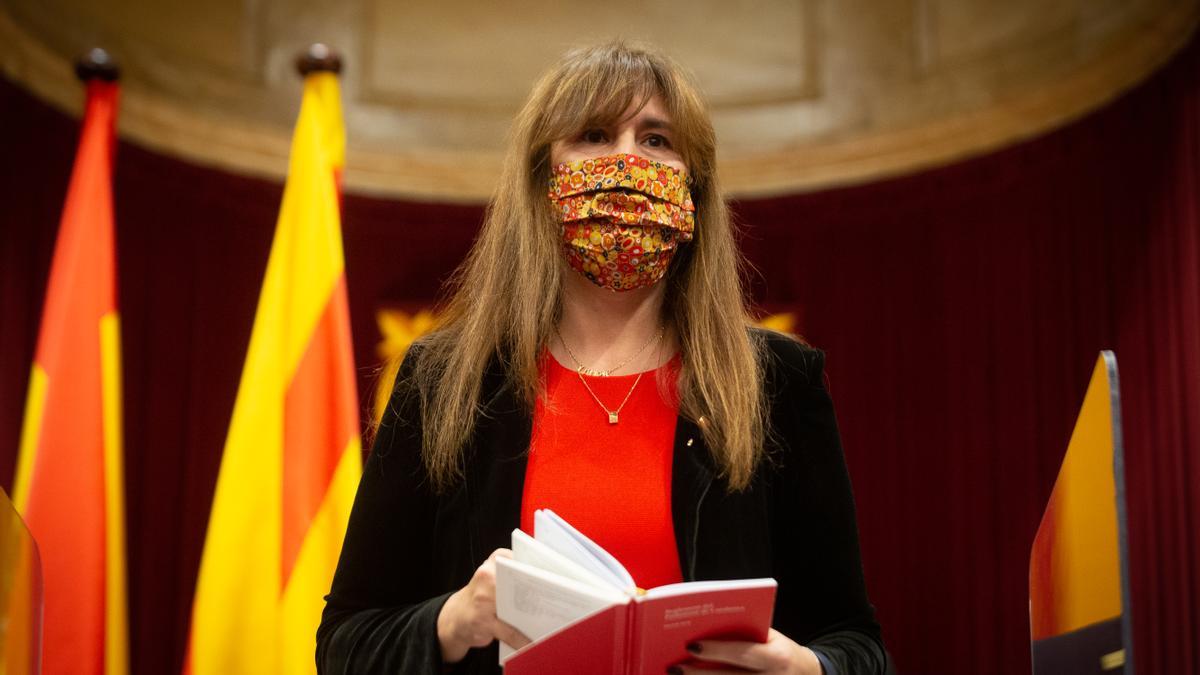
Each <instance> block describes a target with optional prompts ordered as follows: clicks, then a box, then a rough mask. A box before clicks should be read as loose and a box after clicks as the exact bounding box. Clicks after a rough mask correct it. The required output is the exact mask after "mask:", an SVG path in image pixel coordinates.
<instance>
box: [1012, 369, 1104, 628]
mask: <svg viewBox="0 0 1200 675" xmlns="http://www.w3.org/2000/svg"><path fill="white" fill-rule="evenodd" d="M1110 391H1111V385H1110V382H1109V378H1108V370H1107V367H1106V364H1105V361H1104V357H1103V356H1101V358H1100V359H1099V360H1098V361H1097V362H1096V367H1095V369H1094V370H1093V372H1092V379H1091V382H1090V383H1089V385H1088V390H1087V394H1086V395H1085V396H1084V400H1083V407H1082V408H1081V410H1080V412H1079V418H1078V420H1077V421H1076V423H1075V431H1074V432H1073V433H1072V434H1071V441H1070V443H1069V444H1068V446H1067V454H1066V457H1065V458H1064V459H1063V463H1062V468H1061V469H1060V470H1059V474H1058V479H1057V481H1055V483H1054V491H1053V492H1052V495H1051V504H1052V507H1051V509H1050V510H1048V511H1047V519H1048V520H1050V521H1052V522H1044V523H1043V524H1042V526H1041V527H1040V528H1039V529H1038V534H1037V540H1036V541H1037V542H1038V543H1035V546H1034V549H1035V561H1034V564H1035V565H1036V564H1037V562H1038V561H1037V560H1036V555H1038V553H1037V551H1039V550H1045V551H1048V555H1049V575H1048V577H1047V578H1046V580H1047V581H1048V583H1049V588H1039V587H1037V586H1038V584H1039V583H1040V582H1039V581H1038V579H1037V578H1036V575H1035V576H1034V578H1032V579H1031V585H1032V586H1033V587H1032V588H1031V589H1030V599H1031V611H1032V612H1034V617H1033V618H1034V624H1035V627H1036V626H1039V625H1041V626H1044V628H1043V630H1044V631H1045V632H1046V635H1047V636H1049V635H1061V634H1063V633H1068V632H1070V631H1074V630H1077V629H1079V628H1083V627H1085V626H1089V625H1092V624H1095V623H1098V622H1100V621H1105V620H1109V619H1114V618H1116V617H1119V616H1120V615H1121V610H1122V608H1121V559H1120V548H1119V543H1118V529H1117V528H1118V522H1117V493H1116V481H1115V478H1114V475H1113V455H1114V446H1113V410H1112V400H1111V393H1110ZM1043 542H1044V544H1043Z"/></svg>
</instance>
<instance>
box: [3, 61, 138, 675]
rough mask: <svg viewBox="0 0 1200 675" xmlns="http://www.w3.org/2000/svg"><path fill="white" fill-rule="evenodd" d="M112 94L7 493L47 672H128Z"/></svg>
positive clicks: (96, 97) (80, 172)
mask: <svg viewBox="0 0 1200 675" xmlns="http://www.w3.org/2000/svg"><path fill="white" fill-rule="evenodd" d="M118 93H119V88H118V85H117V83H116V82H106V81H103V80H99V79H93V80H91V81H89V82H88V84H87V103H86V105H85V108H84V116H83V131H82V134H81V136H80V139H79V148H78V150H77V152H76V155H75V168H74V169H73V171H72V173H71V182H70V185H69V187H68V188H67V199H66V203H65V205H64V206H63V214H62V221H61V223H60V224H59V229H58V240H57V242H56V244H55V247H54V258H53V261H52V263H51V266H50V279H49V283H48V284H47V288H46V300H45V305H44V308H43V310H42V325H41V332H40V333H39V334H38V342H37V349H36V353H35V355H34V360H33V373H32V375H31V377H30V381H29V396H28V399H27V403H26V406H25V420H24V423H23V425H22V428H21V445H20V449H19V453H18V459H17V473H16V478H15V481H14V482H15V486H14V490H13V497H14V500H13V501H14V503H15V504H16V507H17V510H18V511H19V512H20V514H21V517H22V518H23V519H24V520H25V522H26V523H27V524H28V526H29V530H30V532H31V533H32V534H33V537H34V539H36V541H37V545H38V547H39V549H40V551H41V556H42V565H43V574H44V579H45V596H44V597H45V614H44V624H43V625H44V633H43V645H44V660H43V672H45V673H48V674H54V673H105V674H107V675H114V674H117V673H126V672H128V660H129V659H128V628H127V622H126V597H125V506H124V477H123V464H124V462H123V459H122V442H121V337H120V328H119V320H118V315H117V293H116V288H117V283H116V264H115V258H116V244H115V242H114V226H113V203H112V163H113V152H114V143H115V138H114V124H115V122H116V115H117V100H118Z"/></svg>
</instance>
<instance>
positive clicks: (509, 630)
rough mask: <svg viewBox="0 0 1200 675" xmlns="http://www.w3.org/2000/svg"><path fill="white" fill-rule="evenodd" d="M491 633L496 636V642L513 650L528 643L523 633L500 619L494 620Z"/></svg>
mask: <svg viewBox="0 0 1200 675" xmlns="http://www.w3.org/2000/svg"><path fill="white" fill-rule="evenodd" d="M492 632H493V633H494V634H495V635H496V639H497V640H499V641H501V642H503V643H504V644H506V645H508V646H509V647H512V648H513V649H520V648H521V647H524V646H525V645H527V644H529V643H530V640H529V638H527V637H525V634H524V633H522V632H521V631H519V630H517V629H516V628H513V627H512V626H510V625H509V624H507V623H505V622H503V621H501V620H500V619H496V621H495V623H494V624H493V626H492Z"/></svg>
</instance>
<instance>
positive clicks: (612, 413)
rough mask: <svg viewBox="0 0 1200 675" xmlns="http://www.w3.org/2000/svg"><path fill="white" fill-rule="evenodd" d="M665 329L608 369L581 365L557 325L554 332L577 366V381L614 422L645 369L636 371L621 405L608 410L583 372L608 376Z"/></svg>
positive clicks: (659, 330) (639, 352) (648, 344)
mask: <svg viewBox="0 0 1200 675" xmlns="http://www.w3.org/2000/svg"><path fill="white" fill-rule="evenodd" d="M666 330H667V327H666V325H663V326H660V327H659V329H658V332H657V333H655V335H654V336H653V337H651V338H650V339H649V340H647V341H646V344H644V345H642V348H641V349H639V350H637V353H636V354H634V355H633V356H631V357H629V358H627V359H625V360H624V361H622V362H620V363H618V364H617V365H615V366H613V367H612V368H609V369H608V370H593V369H591V368H588V367H587V366H585V365H583V363H582V362H580V360H579V357H577V356H575V352H573V351H571V348H570V347H568V346H567V341H566V340H564V339H563V336H562V333H560V332H559V331H558V326H555V327H554V334H555V335H557V336H558V341H559V342H560V343H561V344H562V346H563V349H566V350H567V354H569V355H570V356H571V360H572V361H574V362H575V365H576V366H577V367H576V369H575V373H576V374H577V375H578V376H579V381H580V382H582V383H583V388H584V389H587V392H588V393H589V394H591V395H592V400H594V401H595V402H596V405H598V406H600V409H601V410H603V411H604V412H606V413H608V423H609V424H616V423H617V422H618V421H619V420H620V414H621V409H623V408H624V407H625V404H626V403H628V402H629V397H630V396H633V390H634V389H637V386H638V383H639V382H641V381H642V375H645V371H643V372H640V373H638V376H637V379H635V380H634V381H633V386H632V387H630V388H629V391H628V392H627V393H626V394H625V399H624V400H622V401H621V405H619V406H617V409H616V410H609V409H608V406H606V405H604V402H603V401H601V400H600V397H599V396H597V395H596V392H594V391H592V386H591V385H590V384H588V383H587V379H585V378H584V377H583V376H584V374H587V375H594V376H597V377H608V376H609V374H610V373H613V372H616V371H618V370H620V369H621V368H624V367H625V366H627V365H628V364H629V362H631V361H633V360H634V359H636V358H637V357H639V356H641V355H642V352H644V351H646V348H647V347H649V346H650V345H652V344H654V343H655V342H657V341H659V340H661V339H662V336H663V333H664V332H666Z"/></svg>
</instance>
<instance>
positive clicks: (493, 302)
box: [413, 41, 765, 490]
mask: <svg viewBox="0 0 1200 675" xmlns="http://www.w3.org/2000/svg"><path fill="white" fill-rule="evenodd" d="M655 95H658V96H660V97H661V99H662V101H663V103H664V105H665V107H666V109H667V111H668V112H669V113H670V115H671V118H672V120H673V123H674V128H675V144H676V147H677V149H678V150H679V152H680V154H681V155H682V157H683V160H684V163H685V164H686V165H687V167H688V172H689V173H690V174H691V176H692V181H693V183H692V199H693V201H694V203H695V204H696V230H695V238H694V239H693V241H692V242H691V243H690V244H685V245H683V246H681V248H680V250H679V252H678V253H677V255H676V256H675V259H674V260H673V261H672V264H671V268H670V269H669V270H668V274H667V277H666V278H665V279H664V281H663V282H661V283H666V284H667V288H666V293H665V296H666V297H665V302H664V313H665V314H666V317H664V318H665V319H667V320H669V321H671V322H672V324H673V327H674V329H675V332H676V334H677V335H678V338H679V342H680V348H681V352H682V353H681V356H682V364H683V367H682V369H681V372H680V376H679V382H678V388H677V390H678V392H679V399H680V400H679V404H680V411H681V413H682V414H683V415H685V416H686V417H688V418H690V419H692V420H694V421H696V422H698V424H699V426H700V428H701V430H702V432H703V434H704V440H705V442H706V444H707V445H708V447H709V448H710V449H711V452H712V455H713V459H714V460H715V463H716V466H717V467H718V468H719V470H720V472H721V474H722V475H723V476H724V477H725V479H726V480H727V481H728V483H729V485H730V487H731V489H735V490H738V489H742V488H744V487H746V486H747V485H748V484H749V482H750V478H751V476H752V474H753V471H754V467H755V466H756V464H757V462H758V461H759V459H760V458H761V456H762V454H763V449H762V448H763V435H764V422H763V419H764V408H765V405H764V402H763V393H762V379H763V372H762V364H761V363H760V362H759V359H758V357H757V351H758V346H757V345H755V344H753V338H752V337H751V334H750V333H749V332H748V330H747V328H748V327H749V325H750V317H749V313H748V310H747V306H746V299H745V294H744V292H743V289H742V283H741V279H742V274H741V265H742V259H741V256H740V255H739V253H738V251H737V247H736V244H735V241H734V232H733V228H732V225H731V223H730V217H729V210H728V207H727V206H726V204H725V202H724V200H723V199H722V195H721V190H720V186H719V184H718V182H717V175H716V136H715V134H714V132H713V127H712V123H711V121H710V119H709V115H708V111H707V107H706V105H705V103H704V102H703V100H702V99H701V97H700V94H699V92H698V90H697V88H696V86H695V85H694V84H693V83H692V81H691V80H690V78H689V77H688V76H687V75H686V74H685V73H684V71H683V70H682V69H681V68H680V67H679V66H678V65H677V64H676V63H674V62H673V61H672V60H671V59H669V58H668V57H666V56H665V55H663V54H662V53H660V52H658V51H657V50H655V49H653V48H650V47H647V46H643V45H631V44H629V43H626V42H623V41H614V42H609V43H605V44H601V45H598V46H594V47H589V48H585V49H578V50H574V51H571V52H569V53H568V54H567V55H566V56H565V57H564V58H563V59H562V60H561V61H560V62H559V63H558V64H557V65H556V66H555V67H553V68H552V69H551V70H550V71H549V72H547V73H546V74H545V75H544V76H542V78H541V79H540V80H539V81H538V83H537V84H536V85H535V86H534V88H533V92H532V93H531V94H530V97H529V100H528V101H527V102H526V103H525V105H524V107H523V108H522V109H521V111H520V113H519V114H518V115H517V117H516V120H515V121H514V124H513V128H512V131H511V134H510V138H509V152H508V154H507V159H506V160H505V162H504V166H503V169H502V171H501V174H500V179H499V185H498V186H497V189H496V193H495V195H494V196H493V198H492V200H491V202H490V203H489V205H488V208H487V211H486V214H485V217H484V222H483V227H482V230H481V231H480V234H479V237H478V239H477V240H476V241H475V244H474V246H473V247H472V249H471V252H470V253H469V255H468V257H467V259H466V260H465V261H464V262H463V264H462V265H461V266H460V267H459V269H458V271H457V272H456V273H455V276H454V278H453V280H452V282H451V287H450V290H451V293H450V297H449V300H448V301H447V303H446V306H445V308H444V311H443V313H442V315H443V322H442V324H441V326H440V327H439V329H438V330H437V331H435V332H434V333H432V334H431V335H430V336H428V337H427V338H426V339H425V340H424V341H423V343H422V348H421V349H420V351H419V355H418V356H417V359H418V360H417V363H416V367H415V370H414V371H413V372H414V375H413V379H414V383H415V385H416V391H417V392H418V393H419V395H420V399H421V411H422V412H421V415H422V418H423V422H424V424H423V433H424V439H423V450H422V453H423V459H424V463H425V467H426V469H427V471H428V472H429V475H430V478H432V480H433V482H434V484H435V485H437V486H439V487H443V488H444V487H446V486H448V485H450V484H451V483H453V482H454V480H455V479H456V478H457V477H458V476H459V475H460V474H461V471H462V466H461V465H462V449H463V446H464V444H465V443H466V441H467V440H468V439H469V438H470V435H471V433H472V431H473V429H474V426H475V422H476V416H477V415H478V414H479V404H480V403H479V399H480V389H481V381H482V377H483V373H484V371H485V369H486V368H487V366H488V364H489V363H490V362H492V360H493V359H497V358H498V359H499V363H500V364H502V366H503V368H504V369H505V373H506V378H507V381H508V384H509V385H511V386H513V388H514V390H515V391H516V392H517V395H518V396H519V397H520V398H522V399H523V401H524V402H525V403H526V404H527V405H529V407H530V409H531V410H532V405H533V402H534V401H535V399H536V397H537V395H538V393H539V388H540V378H539V374H538V357H539V354H540V353H541V352H542V350H543V349H544V348H545V346H546V345H547V344H548V342H549V340H550V336H551V335H552V334H553V330H554V326H555V323H556V321H557V320H558V318H559V316H560V311H561V302H562V274H563V271H564V270H565V269H567V268H566V266H565V265H564V264H563V261H562V255H561V253H560V251H559V247H560V245H561V244H560V242H561V239H560V235H559V230H560V225H559V223H558V221H557V220H556V216H555V213H554V212H553V210H552V209H551V205H550V200H549V199H548V198H547V184H548V181H549V178H550V169H551V167H550V144H551V143H552V142H553V141H555V140H557V139H561V138H565V137H567V136H570V135H573V134H577V133H579V132H580V131H582V130H583V129H587V128H591V127H593V126H607V125H609V124H611V123H614V122H616V121H619V120H620V119H621V118H622V117H623V116H624V115H625V114H626V113H627V111H628V110H629V108H630V106H631V105H632V104H637V105H639V106H640V105H644V104H645V102H646V101H648V100H649V99H650V98H651V97H653V96H655ZM568 273H570V272H568Z"/></svg>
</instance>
